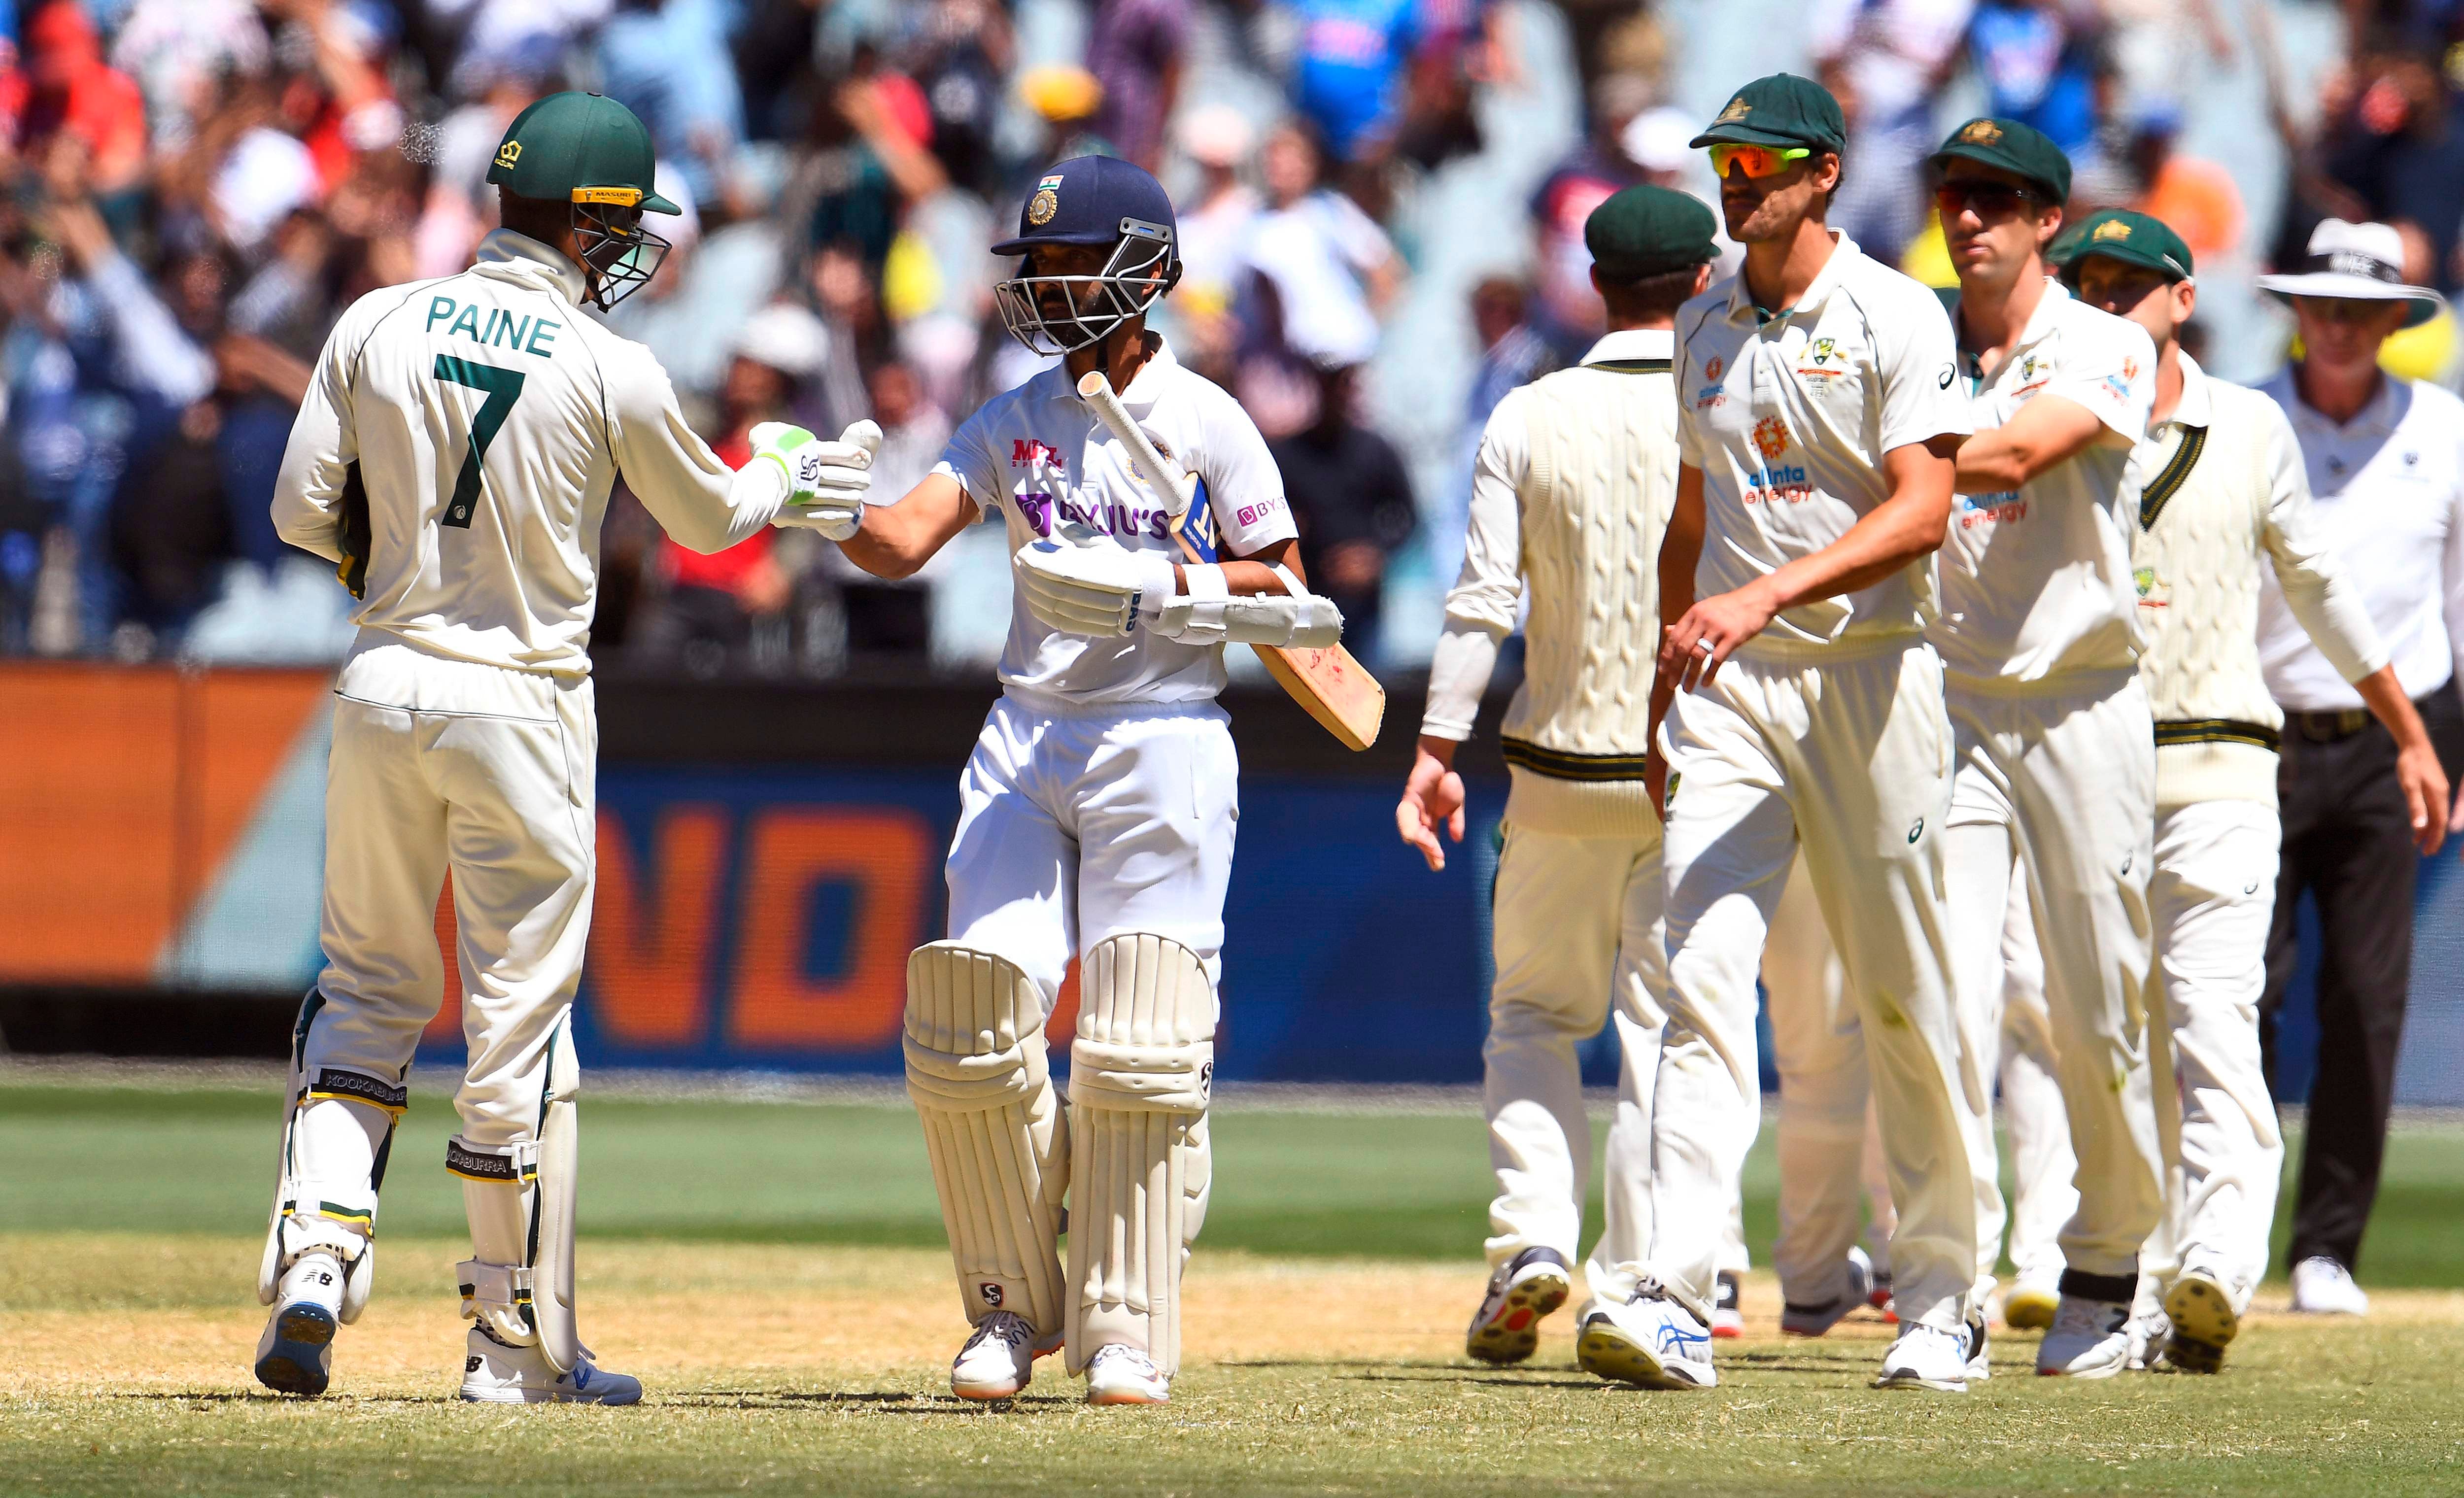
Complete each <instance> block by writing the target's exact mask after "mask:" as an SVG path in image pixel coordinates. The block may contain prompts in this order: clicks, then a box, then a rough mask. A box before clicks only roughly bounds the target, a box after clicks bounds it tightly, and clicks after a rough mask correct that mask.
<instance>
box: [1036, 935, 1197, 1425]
mask: <svg viewBox="0 0 2464 1498" xmlns="http://www.w3.org/2000/svg"><path fill="white" fill-rule="evenodd" d="M1079 991H1080V995H1081V998H1080V1002H1079V1008H1078V1038H1077V1040H1076V1041H1075V1042H1074V1043H1073V1044H1072V1045H1071V1046H1070V1047H1069V1113H1070V1118H1069V1130H1070V1134H1071V1135H1072V1139H1073V1149H1074V1155H1073V1158H1072V1175H1073V1176H1074V1177H1075V1179H1076V1182H1077V1191H1076V1195H1075V1198H1074V1214H1073V1216H1072V1218H1071V1221H1070V1231H1069V1284H1070V1287H1071V1289H1072V1290H1073V1291H1074V1293H1073V1294H1072V1296H1071V1298H1070V1302H1069V1325H1068V1349H1069V1372H1070V1373H1072V1374H1076V1373H1078V1372H1079V1371H1080V1370H1082V1369H1084V1368H1085V1367H1086V1366H1087V1360H1088V1359H1089V1358H1090V1357H1092V1356H1093V1355H1094V1354H1095V1349H1096V1348H1098V1347H1101V1346H1103V1345H1105V1344H1106V1343H1111V1342H1124V1343H1127V1344H1129V1345H1131V1346H1133V1347H1143V1348H1144V1349H1145V1350H1146V1354H1147V1355H1148V1356H1149V1357H1151V1358H1153V1359H1154V1360H1155V1367H1157V1368H1158V1369H1160V1370H1162V1372H1163V1373H1164V1374H1165V1376H1166V1377H1170V1376H1171V1375H1172V1374H1174V1373H1176V1372H1177V1371H1178V1369H1179V1367H1180V1271H1181V1266H1182V1265H1183V1264H1184V1263H1185V1262H1186V1261H1187V1259H1188V1255H1189V1245H1190V1243H1191V1242H1192V1241H1193V1240H1195V1239H1196V1238H1197V1236H1198V1227H1199V1222H1200V1221H1201V1220H1202V1219H1203V1218H1204V1217H1205V1215H1206V1197H1207V1188H1208V1186H1209V1185H1210V1184H1211V1182H1212V1178H1213V1168H1212V1164H1211V1161H1210V1158H1209V1155H1208V1151H1207V1144H1206V1093H1207V1089H1208V1087H1209V1085H1210V1084H1212V1082H1213V1081H1214V1076H1215V985H1214V984H1213V983H1211V982H1209V981H1208V980H1207V978H1206V968H1205V966H1204V964H1202V963H1201V962H1199V958H1198V954H1197V953H1195V952H1192V951H1191V950H1190V949H1189V948H1187V947H1184V946H1182V945H1181V944H1180V943H1179V942H1177V941H1175V940H1173V939H1172V938H1171V937H1169V936H1155V935H1153V934H1151V933H1147V932H1135V933H1131V934H1128V935H1124V936H1111V937H1108V938H1106V939H1105V940H1103V941H1101V942H1098V943H1097V944H1096V945H1095V946H1094V947H1092V948H1091V949H1089V951H1088V953H1087V956H1086V961H1085V964H1084V965H1083V967H1082V968H1081V970H1080V980H1079Z"/></svg>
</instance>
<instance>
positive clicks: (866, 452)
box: [747, 421, 881, 541]
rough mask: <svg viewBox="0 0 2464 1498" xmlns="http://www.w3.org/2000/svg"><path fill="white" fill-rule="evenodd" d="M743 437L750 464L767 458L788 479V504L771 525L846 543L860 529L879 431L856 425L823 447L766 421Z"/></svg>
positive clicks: (812, 437) (793, 429) (794, 429)
mask: <svg viewBox="0 0 2464 1498" xmlns="http://www.w3.org/2000/svg"><path fill="white" fill-rule="evenodd" d="M747 435H748V436H749V437H750V439H751V440H752V443H753V457H754V461H756V462H759V461H760V460H761V459H763V458H767V459H769V460H770V461H771V462H773V463H776V464H778V465H779V468H780V471H781V473H784V474H786V475H787V491H788V492H787V503H786V505H785V506H784V507H783V508H782V509H781V510H780V512H779V515H778V518H776V519H774V520H772V521H771V522H770V523H771V524H773V525H795V526H802V527H803V528H804V529H807V530H815V531H819V532H821V533H822V534H823V535H824V536H825V537H827V538H828V539H829V540H834V541H843V540H847V538H848V537H850V536H853V535H854V534H855V533H856V530H857V528H858V527H859V526H861V525H863V523H864V496H865V491H867V490H869V489H870V488H871V487H872V454H873V452H875V451H876V450H878V449H879V448H880V446H881V429H880V428H879V427H878V426H875V425H874V424H873V423H871V422H869V421H860V422H857V423H856V424H855V425H854V426H852V427H849V428H848V429H847V430H846V431H844V432H841V433H840V434H839V440H837V441H836V442H824V441H823V440H822V439H821V438H819V437H817V436H815V435H813V434H812V433H811V432H809V431H806V430H804V429H803V428H802V427H791V426H789V425H787V424H786V423H785V422H782V421H765V422H763V423H761V424H760V425H759V426H758V427H756V428H754V429H753V430H752V431H751V432H749V433H747Z"/></svg>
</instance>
